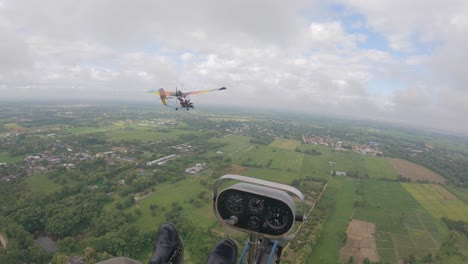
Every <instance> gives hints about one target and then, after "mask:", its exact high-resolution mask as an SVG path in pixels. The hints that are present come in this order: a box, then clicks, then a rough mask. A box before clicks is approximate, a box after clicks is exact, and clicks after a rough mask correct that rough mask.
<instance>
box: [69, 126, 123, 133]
mask: <svg viewBox="0 0 468 264" xmlns="http://www.w3.org/2000/svg"><path fill="white" fill-rule="evenodd" d="M115 128H116V127H115V126H105V127H74V128H68V129H66V130H64V131H65V132H68V133H71V134H74V135H81V134H89V133H97V132H105V131H108V130H112V129H115Z"/></svg>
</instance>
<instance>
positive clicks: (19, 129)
mask: <svg viewBox="0 0 468 264" xmlns="http://www.w3.org/2000/svg"><path fill="white" fill-rule="evenodd" d="M3 126H4V127H5V128H6V129H8V130H9V131H12V132H24V131H26V130H28V129H27V128H25V127H23V126H20V125H18V124H16V123H9V124H4V125H3Z"/></svg>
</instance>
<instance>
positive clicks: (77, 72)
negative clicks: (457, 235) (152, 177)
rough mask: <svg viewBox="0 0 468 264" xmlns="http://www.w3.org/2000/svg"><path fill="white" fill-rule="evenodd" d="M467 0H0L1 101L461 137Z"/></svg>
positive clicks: (467, 67)
mask: <svg viewBox="0 0 468 264" xmlns="http://www.w3.org/2000/svg"><path fill="white" fill-rule="evenodd" d="M467 47H468V1H465V0H444V1H442V0H431V1H429V0H411V1H408V0H398V1H397V0H379V1H367V0H336V1H333V0H332V1H323V0H316V1H301V0H288V1H283V0H235V1H219V0H200V1H181V0H171V1H157V0H148V1H143V0H135V1H130V0H126V1H125V0H99V1H95V0H80V1H76V0H42V1H22V0H0V93H1V95H0V100H15V99H20V98H26V99H31V98H41V99H44V98H51V99H61V98H79V99H84V100H88V99H103V98H106V99H112V100H113V99H118V100H132V101H148V102H149V101H154V100H155V98H154V97H152V96H151V95H149V94H147V93H145V92H144V91H145V90H148V89H157V88H160V87H164V88H166V89H174V88H175V87H176V86H179V87H181V86H182V85H183V87H184V89H185V90H197V89H211V88H217V87H221V86H226V87H227V88H228V90H227V91H225V92H220V93H218V94H210V95H200V96H198V97H196V98H192V101H195V102H196V103H198V104H220V103H223V104H227V105H243V104H244V105H248V106H259V107H262V106H265V107H274V108H278V109H285V110H291V109H292V110H297V111H301V112H307V113H312V114H323V115H338V116H343V117H357V118H364V119H374V120H388V121H394V122H400V123H407V124H416V125H418V126H421V127H433V128H440V129H445V130H450V131H455V132H462V133H465V134H468V122H467V120H468V118H467V117H465V115H466V113H468V86H467V84H468V48H467Z"/></svg>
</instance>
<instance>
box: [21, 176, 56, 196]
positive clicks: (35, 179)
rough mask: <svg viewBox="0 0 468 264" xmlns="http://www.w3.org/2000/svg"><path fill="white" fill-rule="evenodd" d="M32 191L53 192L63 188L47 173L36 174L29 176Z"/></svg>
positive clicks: (28, 181)
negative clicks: (50, 178)
mask: <svg viewBox="0 0 468 264" xmlns="http://www.w3.org/2000/svg"><path fill="white" fill-rule="evenodd" d="M26 182H27V183H28V185H29V187H30V188H31V191H33V192H35V193H52V192H55V191H58V190H60V189H61V188H62V185H59V184H56V183H55V182H53V181H51V180H49V178H48V175H47V173H41V174H35V175H32V176H31V177H29V178H27V180H26Z"/></svg>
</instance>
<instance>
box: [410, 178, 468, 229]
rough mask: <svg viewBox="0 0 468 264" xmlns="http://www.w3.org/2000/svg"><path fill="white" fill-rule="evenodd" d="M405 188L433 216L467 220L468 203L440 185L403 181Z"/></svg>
mask: <svg viewBox="0 0 468 264" xmlns="http://www.w3.org/2000/svg"><path fill="white" fill-rule="evenodd" d="M402 185H403V187H405V189H406V190H407V191H408V192H409V193H411V195H412V196H413V197H414V198H415V199H416V200H417V201H418V202H419V203H421V205H422V206H423V207H424V208H426V210H427V211H428V212H430V213H431V214H432V216H434V217H435V218H442V217H447V218H449V219H452V220H462V221H465V222H468V205H466V204H465V203H463V202H462V201H461V200H459V199H458V198H457V197H456V196H454V195H453V194H452V193H450V192H449V191H447V190H446V189H445V188H444V187H442V186H441V185H436V184H411V183H403V184H402Z"/></svg>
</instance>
